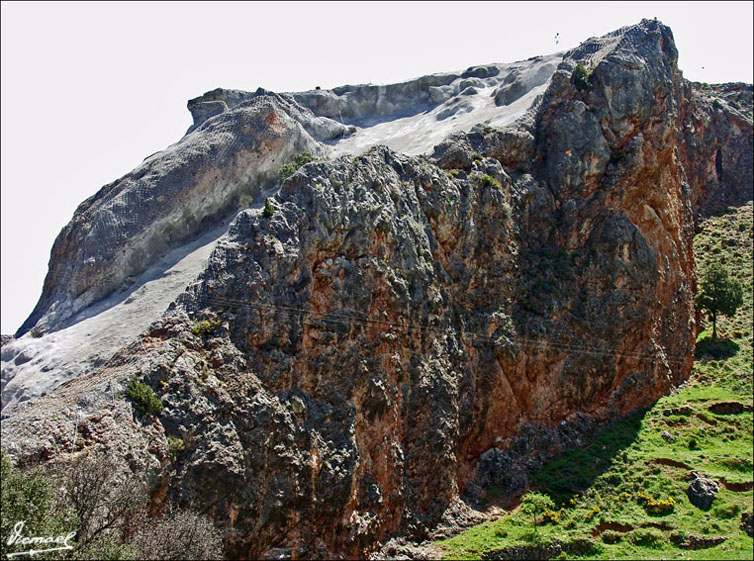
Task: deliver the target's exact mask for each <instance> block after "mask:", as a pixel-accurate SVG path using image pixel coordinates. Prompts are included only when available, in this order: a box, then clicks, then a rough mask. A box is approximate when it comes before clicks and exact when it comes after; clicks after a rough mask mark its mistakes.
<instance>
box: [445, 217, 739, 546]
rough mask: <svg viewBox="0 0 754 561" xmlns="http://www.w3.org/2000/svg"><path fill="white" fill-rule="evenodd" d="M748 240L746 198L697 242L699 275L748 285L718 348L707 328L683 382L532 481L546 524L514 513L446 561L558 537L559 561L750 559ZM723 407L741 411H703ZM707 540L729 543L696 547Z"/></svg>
mask: <svg viewBox="0 0 754 561" xmlns="http://www.w3.org/2000/svg"><path fill="white" fill-rule="evenodd" d="M752 234H753V232H752V204H751V203H749V204H747V205H746V206H744V207H741V208H739V209H729V212H728V213H727V214H725V215H723V216H720V217H714V218H711V219H709V220H707V221H706V222H705V223H704V224H703V225H702V226H701V231H700V233H699V234H698V235H697V236H696V238H695V240H694V247H695V250H696V256H697V268H698V270H699V271H702V270H703V268H704V267H705V266H706V265H707V264H708V263H710V262H712V261H713V260H718V261H721V262H723V263H724V264H725V265H726V266H727V267H728V268H729V269H730V270H731V274H732V275H733V276H735V277H737V278H738V279H739V280H741V281H742V282H743V283H744V305H743V307H742V309H739V311H738V313H737V315H736V317H735V318H732V319H729V318H723V319H722V321H720V322H719V324H718V328H719V337H720V339H719V340H718V342H717V343H713V342H712V341H711V333H712V326H711V324H710V325H708V326H706V327H705V329H704V331H702V332H701V333H700V334H699V337H698V339H697V356H696V361H695V364H694V369H693V373H692V375H691V377H690V379H689V380H688V382H686V383H685V384H684V385H683V386H682V387H681V388H678V389H677V390H676V391H675V392H674V393H673V394H672V395H670V396H667V397H665V398H663V399H661V400H660V401H658V402H657V404H655V406H654V407H652V408H651V409H650V410H648V411H645V412H641V413H638V414H635V415H633V416H631V417H630V418H628V419H625V420H623V421H621V422H619V423H616V424H614V425H612V426H610V427H608V428H606V429H605V430H604V431H603V432H602V433H601V434H600V435H599V436H597V437H596V438H595V439H594V440H593V441H592V442H591V444H589V445H588V446H587V447H585V448H582V449H578V450H573V451H570V452H568V453H566V454H563V455H562V456H559V457H557V458H554V459H553V460H551V461H550V462H549V463H548V464H547V465H545V466H544V467H543V469H542V470H541V471H540V472H539V473H537V474H535V475H534V477H533V478H532V482H533V484H534V485H535V486H536V487H537V488H538V490H539V492H542V493H544V494H546V495H549V496H550V497H551V498H552V499H553V500H554V501H555V504H556V510H554V511H551V512H550V513H548V517H547V518H548V520H547V521H545V520H544V519H543V517H540V518H539V521H538V524H537V525H536V526H533V525H532V522H531V518H530V517H527V516H525V515H524V514H523V513H521V512H520V511H513V512H510V513H508V514H507V515H505V516H503V517H502V518H499V519H497V520H495V521H491V522H487V523H485V524H482V525H480V526H476V527H474V528H472V529H470V530H468V531H466V532H464V533H463V534H460V535H458V536H456V537H454V538H452V539H448V540H442V541H438V542H436V543H435V546H436V547H438V548H439V549H440V550H442V551H443V552H444V554H445V557H446V558H449V559H478V558H480V557H482V556H484V555H485V554H487V555H494V552H495V551H496V550H500V549H502V548H506V547H511V546H525V547H526V548H528V550H529V555H532V553H533V552H534V551H535V549H534V548H535V547H540V550H539V551H542V549H541V548H542V546H543V545H544V546H547V544H552V543H555V542H556V541H559V542H560V543H563V544H569V543H570V544H573V545H572V546H571V547H570V548H568V547H566V548H565V549H566V550H568V551H569V552H568V553H566V552H562V553H560V555H559V558H564V559H565V558H569V559H571V558H575V559H751V557H752V548H753V545H752V538H750V537H749V536H747V535H746V533H745V532H744V531H743V530H741V529H740V528H739V526H740V525H741V513H742V512H744V511H748V512H752V490H751V482H752V436H753V433H752V412H751V406H752ZM729 401H730V402H737V403H740V404H742V405H744V406H745V407H746V408H748V410H747V411H744V412H741V413H737V414H716V413H714V412H713V411H711V410H710V406H712V405H713V404H715V403H718V402H729ZM692 470H696V471H699V472H703V473H705V474H708V475H709V476H710V477H711V478H712V479H715V480H718V481H719V482H721V483H722V484H723V485H721V487H720V492H719V493H718V494H717V495H716V497H715V499H714V502H713V505H712V508H711V509H710V510H709V511H706V512H705V511H702V510H700V509H698V508H696V507H695V506H693V505H692V504H691V503H690V502H689V500H688V498H687V496H686V489H687V487H688V481H687V480H686V476H687V474H688V473H689V472H690V471H692ZM690 536H693V537H691V538H690ZM710 538H725V539H724V541H721V543H719V544H717V545H712V544H711V542H710V541H707V543H704V540H705V539H706V540H709V539H710ZM690 542H691V543H693V544H694V545H697V546H701V547H699V548H698V549H690V548H689V543H690ZM498 555H499V556H500V557H502V558H504V557H509V556H510V555H511V554H510V550H508V551H507V552H498ZM534 555H535V556H536V555H537V554H536V553H534ZM548 555H549V553H548Z"/></svg>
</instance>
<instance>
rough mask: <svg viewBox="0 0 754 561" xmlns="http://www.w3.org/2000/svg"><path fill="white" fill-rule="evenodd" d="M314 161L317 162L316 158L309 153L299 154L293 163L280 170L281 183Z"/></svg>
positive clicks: (294, 157) (292, 160) (290, 162)
mask: <svg viewBox="0 0 754 561" xmlns="http://www.w3.org/2000/svg"><path fill="white" fill-rule="evenodd" d="M314 161H316V158H315V157H314V156H312V155H311V154H309V152H299V153H298V154H296V155H295V156H293V159H291V161H289V162H288V163H287V164H285V165H284V166H283V167H281V168H280V171H279V172H278V177H279V178H280V182H281V183H282V182H283V181H285V180H286V179H288V178H289V177H290V176H291V175H293V174H294V173H296V172H297V171H298V170H299V168H301V167H303V166H305V165H306V164H308V163H309V162H314Z"/></svg>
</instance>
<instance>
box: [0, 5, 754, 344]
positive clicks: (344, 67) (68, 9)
mask: <svg viewBox="0 0 754 561" xmlns="http://www.w3.org/2000/svg"><path fill="white" fill-rule="evenodd" d="M1 9H2V19H0V22H1V25H2V35H1V39H2V51H1V52H2V66H1V72H2V82H1V84H2V119H1V120H0V123H1V127H2V166H1V167H0V170H1V173H2V182H1V187H2V201H1V202H2V206H1V208H2V222H1V226H2V252H1V256H2V267H1V272H2V284H1V288H2V295H1V297H2V301H1V304H2V307H1V309H2V317H1V319H2V326H1V328H2V332H3V333H12V332H14V331H15V330H16V329H17V328H18V326H19V325H20V324H21V323H22V321H23V320H24V319H25V318H26V316H27V315H28V314H29V313H30V312H31V310H32V308H33V307H34V305H35V304H36V301H37V299H38V298H39V295H40V293H41V289H42V282H43V280H44V275H45V273H46V271H47V261H48V259H49V255H50V249H51V247H52V243H53V241H54V239H55V236H56V235H57V234H58V232H59V231H60V229H61V228H62V227H63V226H64V225H65V224H66V223H67V222H68V221H69V220H70V219H71V216H72V215H73V211H74V210H75V208H76V206H77V205H78V204H79V203H80V202H81V201H83V200H84V199H85V198H86V197H88V196H90V195H92V194H93V193H95V192H96V191H97V190H98V189H99V188H100V187H101V186H102V185H104V184H106V183H109V182H111V181H113V180H115V179H117V178H118V177H120V176H121V175H123V174H124V173H126V172H128V171H130V170H131V169H133V168H134V167H136V166H137V165H138V164H139V163H140V162H141V161H142V160H143V159H144V157H145V156H147V155H149V154H152V153H154V152H157V151H158V150H161V149H163V148H164V147H165V146H167V145H168V144H172V143H173V142H176V141H177V140H179V139H180V137H181V136H182V135H183V133H184V132H185V131H186V129H187V128H188V126H189V125H190V124H191V117H190V114H189V112H188V111H187V109H186V101H187V100H188V99H189V98H192V97H196V96H198V95H201V94H202V93H204V92H205V91H208V90H211V89H214V88H216V87H219V86H222V87H226V88H238V89H244V90H254V89H256V88H257V87H259V86H262V87H264V88H267V89H271V90H275V91H300V90H308V89H312V88H314V87H315V86H321V87H322V88H331V87H335V86H338V85H343V84H349V83H350V84H354V83H366V82H372V83H376V84H386V83H392V82H397V81H401V80H405V79H409V78H414V77H417V76H421V75H424V74H429V73H434V72H443V71H451V70H460V69H464V68H467V67H469V66H472V65H476V64H483V63H488V62H513V61H516V60H522V59H525V58H528V57H531V56H535V55H540V54H547V53H552V52H556V51H562V50H566V49H569V48H571V47H575V46H577V45H578V44H579V43H580V42H581V41H583V40H585V39H587V38H588V37H592V36H599V35H602V34H604V33H607V32H609V31H612V30H614V29H617V28H619V27H622V26H624V25H629V24H634V23H637V22H639V21H640V20H641V19H642V18H645V17H646V18H654V17H657V18H658V19H659V20H661V21H662V22H663V23H665V24H666V25H669V26H670V27H671V29H672V30H673V33H674V35H675V40H676V44H677V46H678V50H679V53H680V54H679V61H678V63H679V66H680V68H681V70H682V71H683V73H684V76H685V77H686V78H689V79H691V80H698V81H705V82H710V83H715V82H730V81H745V82H749V83H751V82H752V67H753V66H754V63H753V62H752V51H754V40H753V38H752V37H753V34H752V2H731V3H726V2H714V3H712V2H710V3H707V2H667V3H662V2H621V3H611V2H604V3H600V2H585V3H573V2H571V3H569V2H555V3H543V2H534V3H526V2H522V3H510V2H500V3H494V2H483V3H478V4H475V3H472V2H464V3H453V2H448V3H441V2H420V3H416V4H409V3H395V4H394V3H344V2H336V3H314V2H312V3H309V2H306V3H302V4H298V3H287V2H286V3H281V4H278V3H249V4H241V3H235V2H232V3H227V4H224V3H220V2H213V3H207V4H204V3H193V2H192V3H185V4H184V3H178V2H169V3H164V4H159V3H152V2H150V3H144V4H136V3H123V4H119V3H102V4H97V3H89V2H85V3H62V2H60V3H58V2H55V3H49V4H48V3H20V2H3V3H2V7H1ZM556 33H559V34H560V44H559V45H557V46H556V45H555V41H554V37H555V34H556Z"/></svg>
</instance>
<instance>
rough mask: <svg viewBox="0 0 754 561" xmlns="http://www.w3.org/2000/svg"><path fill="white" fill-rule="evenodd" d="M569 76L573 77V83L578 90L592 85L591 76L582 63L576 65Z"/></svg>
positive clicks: (586, 88)
mask: <svg viewBox="0 0 754 561" xmlns="http://www.w3.org/2000/svg"><path fill="white" fill-rule="evenodd" d="M571 77H572V78H573V85H574V86H576V88H577V89H578V90H588V89H589V87H590V86H591V85H592V76H591V74H590V73H589V71H588V70H587V69H586V68H585V67H584V65H583V64H577V65H576V68H574V69H573V73H572V74H571Z"/></svg>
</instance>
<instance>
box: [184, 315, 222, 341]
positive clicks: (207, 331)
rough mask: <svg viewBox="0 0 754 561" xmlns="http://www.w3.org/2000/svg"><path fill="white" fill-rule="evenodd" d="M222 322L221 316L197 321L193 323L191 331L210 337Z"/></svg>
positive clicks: (202, 336)
mask: <svg viewBox="0 0 754 561" xmlns="http://www.w3.org/2000/svg"><path fill="white" fill-rule="evenodd" d="M220 323H221V322H220V319H219V318H211V319H203V320H200V321H195V322H194V323H193V324H191V333H193V334H194V335H197V336H199V337H201V338H205V337H208V336H210V335H212V333H213V332H214V331H215V329H217V328H218V327H220Z"/></svg>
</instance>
